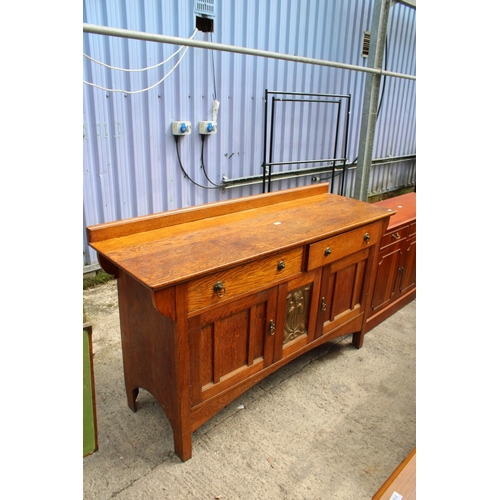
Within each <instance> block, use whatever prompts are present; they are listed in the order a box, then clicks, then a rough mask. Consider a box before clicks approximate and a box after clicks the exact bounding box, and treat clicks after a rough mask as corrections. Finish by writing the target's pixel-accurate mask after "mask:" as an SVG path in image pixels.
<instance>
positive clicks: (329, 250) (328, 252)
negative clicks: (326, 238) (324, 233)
mask: <svg viewBox="0 0 500 500" xmlns="http://www.w3.org/2000/svg"><path fill="white" fill-rule="evenodd" d="M331 253H332V249H331V248H330V247H326V248H325V257H328V256H329V255H330V254H331Z"/></svg>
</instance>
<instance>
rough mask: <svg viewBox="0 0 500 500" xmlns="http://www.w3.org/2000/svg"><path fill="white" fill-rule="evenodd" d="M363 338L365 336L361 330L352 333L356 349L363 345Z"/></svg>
mask: <svg viewBox="0 0 500 500" xmlns="http://www.w3.org/2000/svg"><path fill="white" fill-rule="evenodd" d="M364 338H365V335H364V333H363V332H356V333H353V335H352V343H353V344H354V347H356V349H361V348H362V347H363V340H364Z"/></svg>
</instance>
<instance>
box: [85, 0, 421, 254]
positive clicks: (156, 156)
mask: <svg viewBox="0 0 500 500" xmlns="http://www.w3.org/2000/svg"><path fill="white" fill-rule="evenodd" d="M83 6H84V9H83V11H84V15H83V21H84V22H85V23H89V24H96V25H102V26H111V27H118V28H125V29H131V30H137V31H144V32H151V33H160V34H165V35H170V36H178V37H182V38H188V37H190V36H191V35H192V34H193V31H194V29H195V16H194V1H183V2H179V1H177V0H162V1H159V0H158V1H152V0H151V1H147V2H144V1H141V0H113V1H112V0H108V1H105V0H84V4H83ZM215 8H216V11H215V20H214V33H213V34H208V33H201V32H198V33H197V34H196V35H195V37H196V39H198V40H205V41H213V42H218V43H223V44H229V45H237V46H243V47H249V48H256V49H262V50H269V51H274V52H283V53H287V54H296V55H301V56H306V57H312V58H316V59H325V60H331V61H337V62H343V63H348V64H354V65H359V66H363V65H366V58H363V57H361V52H362V40H363V32H364V31H369V30H370V26H371V11H372V1H369V0H338V1H335V2H332V1H329V0H309V1H308V2H304V1H300V0H273V1H269V0H248V1H245V2H242V1H236V2H235V1H233V0H218V1H217V2H215ZM415 38H416V35H415V10H414V9H412V8H410V7H408V6H406V5H403V4H398V3H396V4H395V5H393V7H392V8H391V12H390V19H389V28H388V43H387V47H388V58H387V69H388V70H390V71H397V72H401V73H409V74H415ZM178 48H179V47H177V46H174V45H168V44H159V43H153V42H143V41H138V40H128V39H123V38H114V37H107V36H101V35H91V34H84V36H83V50H84V52H85V53H86V54H87V55H89V56H90V57H92V58H94V59H97V60H99V61H101V62H104V63H106V64H108V65H110V66H116V67H122V68H129V69H140V68H145V67H149V66H153V65H156V64H158V63H160V62H161V61H164V60H165V59H167V57H169V56H170V55H172V54H174V52H176V51H177V49H178ZM183 52H184V49H183V50H182V51H181V52H180V53H179V54H177V55H176V56H174V57H173V59H172V60H171V61H169V62H167V63H166V64H164V65H162V66H160V67H158V68H155V69H152V70H149V71H144V72H133V73H131V72H122V71H116V70H112V69H109V68H106V67H103V66H101V65H98V64H96V63H94V62H91V61H89V60H88V59H87V58H85V57H84V58H83V68H84V79H85V80H86V81H89V82H92V83H94V84H97V85H99V86H102V87H105V88H107V89H115V90H116V89H122V90H128V91H137V90H140V89H145V88H148V87H152V86H154V88H152V89H151V90H149V91H147V92H142V93H126V94H124V93H123V92H110V91H105V90H101V89H97V88H93V87H90V86H88V85H85V84H84V86H83V92H84V110H83V116H84V139H83V140H84V148H83V160H84V161H83V164H84V226H86V225H92V224H97V223H101V222H107V221H113V220H118V219H124V218H129V217H134V216H137V215H143V214H150V213H155V212H160V211H164V210H168V209H174V208H180V207H186V206H192V205H199V204H201V203H206V202H211V201H217V200H221V199H228V198H235V197H240V196H245V195H249V194H254V193H259V192H261V190H262V186H261V183H260V182H259V183H256V184H255V185H251V186H244V187H237V188H232V189H228V190H226V191H225V192H222V191H221V190H220V189H203V188H200V187H198V186H196V185H195V184H194V183H193V182H191V181H190V180H189V179H187V178H186V177H185V176H184V174H183V173H182V171H181V169H180V167H179V162H178V159H177V152H176V147H175V141H174V138H173V136H172V134H171V123H172V121H173V120H189V121H191V123H192V127H193V131H192V133H191V135H189V136H185V137H182V138H181V139H180V142H179V152H180V156H181V160H182V163H183V166H184V168H185V170H186V172H187V173H188V174H189V176H190V177H191V178H192V179H193V180H194V181H195V182H196V183H197V184H200V185H203V186H206V187H210V188H213V187H214V186H213V185H212V184H210V182H209V181H208V180H207V178H206V177H205V174H204V172H203V169H202V168H201V164H202V162H201V156H202V141H201V138H200V135H199V134H198V132H197V127H198V122H199V121H201V120H209V119H211V118H212V102H213V100H214V99H217V100H218V101H219V102H220V109H219V114H218V132H217V134H216V135H213V136H209V137H207V139H206V141H205V148H204V164H205V166H206V171H207V174H208V177H209V178H210V181H212V182H213V183H216V184H217V183H220V182H221V179H222V176H223V175H225V176H227V177H228V178H229V179H235V178H241V177H251V176H260V175H262V162H263V161H264V158H263V153H264V109H265V108H264V97H265V91H266V89H269V90H275V91H288V92H307V93H333V94H351V96H352V99H351V116H350V127H349V138H348V143H347V160H348V163H350V162H352V161H353V160H354V159H355V158H356V157H357V154H358V147H359V128H360V123H361V112H362V101H363V88H364V82H365V74H364V73H362V72H354V71H345V70H340V69H334V68H325V67H321V66H316V65H306V64H295V63H292V62H286V61H278V60H275V59H266V58H263V57H254V56H246V55H241V54H232V53H227V52H217V51H214V52H212V51H210V50H204V49H199V48H189V49H188V50H187V52H186V54H185V56H184V57H183V59H182V60H181V61H180V63H179V65H178V66H177V67H176V68H175V70H173V72H172V73H171V74H170V75H169V76H168V77H166V78H165V79H164V81H163V82H162V83H160V84H159V85H156V86H155V84H156V83H157V82H159V81H160V80H162V79H163V78H164V77H165V75H166V74H167V73H168V72H169V71H170V70H171V69H172V68H173V66H174V65H175V64H176V63H177V62H178V61H179V58H180V56H181V55H182V54H183ZM383 99H384V100H383V104H382V107H381V112H380V117H379V122H378V125H377V131H376V136H375V143H374V154H373V157H374V158H385V157H387V156H388V155H392V156H397V155H410V154H415V152H416V150H415V82H414V81H409V80H402V79H397V78H387V79H386V82H385V91H384V97H383ZM284 104H285V103H280V104H279V105H278V106H277V108H276V110H277V112H276V117H275V118H276V121H275V126H276V128H275V149H274V155H275V157H274V158H273V160H274V161H289V160H299V159H300V160H303V159H311V158H315V159H316V158H326V157H329V156H330V155H331V151H332V137H333V129H332V127H333V128H334V127H335V123H336V122H335V117H334V116H333V115H332V111H331V110H332V109H333V107H332V106H331V105H329V108H328V110H327V109H326V108H327V107H328V106H325V105H312V104H310V105H305V104H297V103H287V104H286V105H284ZM325 155H326V156H325ZM304 166H311V165H304ZM292 168H294V169H295V168H297V167H290V166H285V167H280V168H279V169H281V170H289V169H292ZM273 170H274V169H273ZM276 171H278V169H276ZM414 171H415V166H414V161H413V163H412V162H403V163H399V164H394V165H389V166H380V167H376V168H375V167H374V168H373V175H372V181H371V186H370V191H372V192H381V191H388V190H391V189H394V188H395V187H400V186H401V185H404V183H408V182H409V183H412V182H414V175H415V174H414ZM324 177H326V176H324ZM310 182H311V177H298V178H296V179H293V180H284V181H279V182H275V183H273V190H278V189H284V188H287V187H293V186H297V185H304V184H307V183H310ZM353 187H354V173H353V171H351V172H350V173H349V175H348V178H347V194H348V195H349V194H351V193H352V191H353ZM95 262H96V255H95V252H93V251H92V250H91V249H89V248H88V246H87V245H86V242H85V241H84V264H92V263H95Z"/></svg>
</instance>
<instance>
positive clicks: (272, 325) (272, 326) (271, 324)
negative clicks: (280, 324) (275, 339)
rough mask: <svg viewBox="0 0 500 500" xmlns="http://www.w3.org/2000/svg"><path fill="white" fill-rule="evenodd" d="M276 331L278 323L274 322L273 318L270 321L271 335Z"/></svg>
mask: <svg viewBox="0 0 500 500" xmlns="http://www.w3.org/2000/svg"><path fill="white" fill-rule="evenodd" d="M275 333H276V325H275V324H274V321H273V320H271V321H269V335H274V334H275Z"/></svg>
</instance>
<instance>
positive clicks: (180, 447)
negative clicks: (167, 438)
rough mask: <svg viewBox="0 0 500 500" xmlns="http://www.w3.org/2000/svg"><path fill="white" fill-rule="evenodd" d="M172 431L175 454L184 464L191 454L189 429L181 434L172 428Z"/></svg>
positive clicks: (179, 430) (191, 446) (191, 444)
mask: <svg viewBox="0 0 500 500" xmlns="http://www.w3.org/2000/svg"><path fill="white" fill-rule="evenodd" d="M172 430H173V432H174V450H175V453H176V455H177V456H178V457H179V458H180V459H181V460H182V461H183V462H185V461H186V460H189V459H190V458H191V456H192V454H193V441H192V436H191V429H188V430H187V431H186V430H185V431H184V432H183V431H182V430H181V429H180V428H179V429H175V428H174V427H173V426H172Z"/></svg>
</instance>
